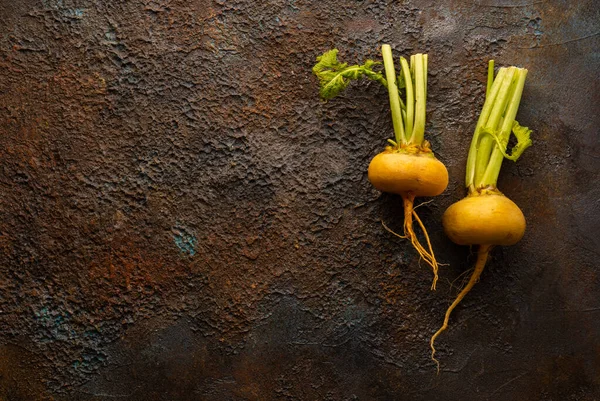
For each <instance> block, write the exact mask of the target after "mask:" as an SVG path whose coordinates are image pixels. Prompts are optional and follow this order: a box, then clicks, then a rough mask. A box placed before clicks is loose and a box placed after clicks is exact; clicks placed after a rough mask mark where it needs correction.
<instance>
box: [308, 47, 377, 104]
mask: <svg viewBox="0 0 600 401" xmlns="http://www.w3.org/2000/svg"><path fill="white" fill-rule="evenodd" d="M337 53H338V50H337V49H332V50H329V51H327V52H325V53H324V54H323V55H321V56H319V57H317V64H315V66H314V67H313V69H312V70H313V73H314V74H315V75H316V76H317V77H318V78H319V84H320V86H321V90H320V92H319V95H320V96H321V98H322V99H324V100H328V99H332V98H334V97H336V96H337V95H339V94H340V93H341V92H342V91H343V90H344V89H346V88H347V87H348V85H349V84H350V82H351V81H353V80H358V79H360V78H362V77H363V76H364V77H367V78H369V79H371V80H373V81H378V82H380V83H381V84H382V85H383V86H385V87H386V88H387V81H386V79H385V78H384V77H383V75H382V74H381V73H379V72H377V71H375V70H374V69H373V68H374V67H375V66H376V65H378V64H380V63H378V62H375V61H373V60H367V61H366V62H365V63H364V64H363V65H352V66H348V64H347V63H340V62H339V61H338V59H337Z"/></svg>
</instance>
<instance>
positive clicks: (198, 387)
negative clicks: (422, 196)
mask: <svg viewBox="0 0 600 401" xmlns="http://www.w3.org/2000/svg"><path fill="white" fill-rule="evenodd" d="M599 30H600V17H599V11H598V4H597V2H595V1H593V0H587V1H579V2H567V1H557V0H551V1H532V0H523V1H521V2H510V1H508V0H506V1H504V2H500V1H498V2H494V1H492V0H484V1H479V0H477V1H475V0H473V1H433V0H430V1H407V2H391V1H390V2H387V3H385V2H375V1H329V0H321V1H319V2H316V1H303V0H287V1H278V0H268V1H264V2H254V1H229V0H227V1H225V0H212V1H211V0H195V1H192V0H170V1H169V0H138V1H108V0H106V1H96V2H93V1H84V0H80V1H77V0H41V1H34V0H19V1H16V0H15V1H13V0H2V1H0V33H1V35H0V67H1V70H0V122H1V124H0V216H1V220H0V400H2V401H24V400H27V401H29V400H86V401H87V400H90V401H91V400H113V399H122V400H144V401H150V400H383V401H387V400H464V401H469V400H474V401H475V400H511V401H512V400H515V401H517V400H518V401H522V400H556V401H559V400H560V401H562V400H584V401H587V400H597V399H600V323H599V319H600V276H599V272H598V267H599V263H598V261H597V260H598V258H599V255H600V253H599V251H598V249H600V236H599V235H598V233H599V232H600V219H599V217H598V216H599V215H600V202H599V199H600V182H599V180H598V173H599V170H600V144H599V135H598V126H599V125H600V121H599V117H598V115H599V114H600V113H599V110H598V104H599V102H600V96H599V95H598V94H599V93H600V85H599V84H598V82H599V81H598V71H599V70H600V53H599V47H600V46H599V35H598V33H599ZM381 43H390V44H392V45H393V48H394V51H395V54H396V55H400V54H404V55H408V54H410V53H412V52H417V51H423V52H428V53H429V54H430V71H431V75H430V77H429V82H428V83H429V91H428V94H429V105H428V133H427V137H428V139H429V140H430V141H431V142H432V144H433V148H434V150H435V151H436V153H437V155H438V156H439V158H440V159H441V160H442V161H443V162H445V163H446V164H447V166H448V168H449V171H450V177H451V178H450V186H449V188H448V190H447V191H446V192H445V193H444V194H443V195H442V196H440V197H438V198H436V199H435V201H434V202H433V203H429V204H427V205H426V206H423V207H421V208H420V209H419V210H420V213H421V216H422V217H423V218H424V220H425V224H426V225H427V226H428V227H429V228H430V231H431V234H432V240H433V241H434V244H435V246H436V249H437V255H438V258H439V259H440V260H441V261H442V262H444V263H449V266H445V267H443V269H442V271H441V280H440V282H439V283H438V290H437V291H436V292H431V291H430V290H429V286H430V281H431V273H430V271H429V270H428V269H427V268H426V267H425V266H421V267H420V266H419V263H418V260H417V258H416V254H415V252H414V251H413V250H412V249H411V247H410V246H409V245H408V244H407V243H406V242H404V241H402V240H399V239H398V238H395V237H393V236H392V235H390V234H389V233H387V232H386V231H385V230H384V229H383V228H382V226H381V224H380V221H381V219H384V220H385V221H386V222H387V223H388V224H389V225H390V226H391V227H392V228H394V229H397V230H398V229H400V228H401V218H402V217H401V216H402V214H401V210H400V207H401V202H400V199H399V198H398V197H397V196H392V195H381V194H380V193H378V192H377V191H376V190H374V189H373V188H372V187H371V186H370V185H369V183H368V181H367V176H366V168H367V165H368V162H369V160H370V158H371V157H373V156H374V155H375V154H376V153H377V152H378V151H380V150H381V149H382V148H383V146H384V145H385V139H386V138H387V137H390V135H391V121H390V118H389V115H388V114H389V111H388V107H387V95H386V92H385V90H384V89H383V88H381V87H379V86H378V85H377V84H375V83H372V84H368V83H362V84H359V85H353V86H352V87H351V88H350V89H349V90H348V91H347V94H346V95H344V96H343V97H342V98H339V99H335V100H333V101H331V102H329V103H327V104H324V103H322V102H320V101H319V100H318V99H317V92H318V90H317V85H316V80H315V79H314V77H313V76H311V74H310V68H311V66H312V65H313V63H314V59H315V57H316V56H317V55H318V54H320V53H322V52H323V51H325V50H327V49H329V48H331V47H334V46H337V47H339V49H340V57H342V58H343V59H344V60H347V61H349V62H358V61H362V60H363V59H365V58H367V57H379V56H378V49H377V47H378V46H379V45H380V44H381ZM490 57H494V58H495V59H496V62H497V65H511V64H517V65H521V66H525V67H527V68H529V70H530V75H529V77H528V80H527V84H526V89H525V95H524V98H523V101H522V106H521V109H520V113H519V117H518V118H519V121H520V122H521V123H522V124H524V125H527V126H530V127H531V128H533V129H534V147H532V148H531V149H529V150H528V151H527V152H526V153H525V155H524V156H523V157H522V159H521V160H519V162H518V164H513V163H510V162H507V163H506V166H505V168H504V169H503V172H502V177H501V181H500V189H501V190H503V191H504V192H505V193H506V194H507V195H508V196H510V197H511V199H513V200H514V201H515V202H516V203H517V204H518V205H520V206H521V207H522V209H523V212H524V214H525V216H526V217H527V220H528V229H527V232H526V234H525V237H524V239H523V240H522V241H521V242H520V243H519V244H517V245H515V246H513V247H510V248H499V249H496V250H495V251H494V252H493V259H492V260H491V261H490V263H489V265H488V267H487V268H486V270H485V271H484V273H483V276H482V280H481V282H480V283H479V284H477V286H476V287H475V288H474V290H473V291H472V292H471V293H470V294H469V295H468V297H467V298H466V299H465V301H464V302H463V303H462V304H461V305H460V306H459V308H457V310H456V311H455V313H454V315H453V317H452V320H451V328H450V329H449V330H448V331H447V332H446V333H444V334H443V335H442V336H441V337H440V338H439V341H438V348H439V354H438V355H439V358H440V360H441V363H442V370H441V372H440V374H439V375H436V373H435V365H434V364H433V363H432V361H431V360H430V359H429V348H428V339H429V336H430V335H431V334H432V333H433V332H435V330H436V329H437V328H438V327H439V325H440V324H441V321H442V318H443V314H444V311H445V308H446V307H447V305H448V303H449V302H450V300H451V298H452V295H453V294H455V293H456V288H455V287H451V283H453V282H454V283H455V284H459V283H460V278H459V276H460V274H461V273H462V272H464V271H465V270H466V269H468V268H469V267H470V266H471V264H472V262H473V257H472V256H470V255H469V250H468V249H467V248H465V247H459V246H455V245H454V244H452V243H450V242H449V240H448V239H447V238H446V237H445V236H444V235H443V233H442V232H441V226H440V217H441V214H442V213H443V211H444V210H445V208H446V207H448V206H449V205H450V204H451V203H452V202H454V201H456V200H458V199H460V198H461V196H462V195H463V194H464V190H463V184H462V183H463V174H464V164H465V159H466V150H467V147H468V144H469V141H470V137H471V133H472V131H473V128H474V125H475V119H476V117H477V114H478V112H479V110H480V108H481V104H482V95H483V92H484V81H485V75H486V71H485V65H486V62H487V60H488V59H489V58H490Z"/></svg>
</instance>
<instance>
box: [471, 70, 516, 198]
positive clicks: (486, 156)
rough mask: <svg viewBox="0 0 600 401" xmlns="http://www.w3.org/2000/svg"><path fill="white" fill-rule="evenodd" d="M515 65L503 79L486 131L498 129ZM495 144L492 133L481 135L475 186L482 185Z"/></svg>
mask: <svg viewBox="0 0 600 401" xmlns="http://www.w3.org/2000/svg"><path fill="white" fill-rule="evenodd" d="M515 70H516V68H515V67H510V68H508V70H507V71H506V77H505V78H504V80H503V81H502V85H501V86H500V92H499V93H498V96H497V97H496V99H495V101H494V107H493V108H492V111H491V113H490V116H489V118H488V120H487V122H486V123H485V125H484V127H483V130H484V132H486V131H487V132H493V133H495V132H496V131H497V130H498V125H499V123H500V119H501V118H502V114H503V113H504V110H505V109H506V103H507V102H508V95H509V91H510V88H511V84H512V80H513V77H514V75H515ZM493 146H494V140H493V138H492V137H491V136H490V135H485V136H483V137H481V139H480V142H479V150H478V151H477V162H476V163H475V186H476V187H480V186H481V185H482V178H483V174H484V173H485V169H486V167H487V165H488V162H489V161H490V155H491V153H492V147H493Z"/></svg>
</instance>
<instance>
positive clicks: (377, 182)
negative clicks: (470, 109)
mask: <svg viewBox="0 0 600 401" xmlns="http://www.w3.org/2000/svg"><path fill="white" fill-rule="evenodd" d="M337 52H338V51H337V49H333V50H330V51H328V52H326V53H324V54H323V55H322V56H320V57H317V64H316V65H315V66H314V68H313V72H314V73H315V75H317V77H318V78H319V82H320V84H321V91H320V95H321V98H323V99H325V100H327V99H331V98H333V97H335V96H336V95H338V94H339V93H340V92H341V91H342V90H344V89H345V88H346V87H347V86H348V85H349V83H350V81H351V80H353V79H360V78H361V77H366V78H369V79H371V80H375V81H378V82H380V83H381V84H383V85H384V86H385V87H386V88H387V89H388V93H389V99H390V109H391V114H392V123H393V127H394V136H395V138H394V140H392V139H388V142H389V143H390V146H387V147H386V148H385V150H384V151H383V152H381V153H379V154H378V155H376V156H375V157H374V158H373V159H372V160H371V163H370V164H369V169H368V177H369V181H371V183H372V184H373V186H374V187H375V188H377V189H379V190H380V191H383V192H390V193H394V194H398V195H400V196H401V197H402V199H403V207H404V235H403V236H400V235H398V236H400V237H401V238H406V239H409V240H410V241H411V243H412V245H413V246H414V247H415V249H416V250H417V252H418V253H419V255H420V256H421V257H422V258H423V260H425V262H427V263H428V264H429V265H430V266H431V267H432V269H433V274H434V278H433V283H432V288H433V289H435V286H436V282H437V278H438V262H437V260H436V258H435V256H434V253H433V249H432V247H431V243H430V241H429V236H428V234H427V231H426V230H425V227H424V225H423V223H422V221H421V220H420V218H419V217H418V216H417V213H416V212H415V210H414V207H413V204H414V201H415V198H416V197H420V196H436V195H439V194H441V193H442V192H443V191H444V190H445V189H446V187H447V186H448V171H447V170H446V167H445V166H444V164H442V163H441V162H440V161H439V160H438V159H436V157H435V156H434V154H433V152H432V150H431V146H430V144H429V142H428V141H426V140H425V138H424V135H425V104H426V97H427V55H426V54H415V55H413V56H411V57H410V65H409V62H408V61H407V60H406V59H405V58H404V57H401V58H400V67H401V68H400V74H399V75H397V74H396V70H395V68H394V60H393V56H392V49H391V47H390V46H389V45H383V46H382V47H381V52H382V56H383V66H384V71H385V77H384V76H383V74H382V73H380V72H377V71H375V69H374V67H376V66H377V65H379V64H380V63H378V62H375V61H373V60H367V61H366V62H365V64H363V65H353V66H348V65H347V64H346V63H340V62H339V61H338V60H337ZM402 88H404V94H405V101H403V100H402V99H401V97H400V89H402ZM413 219H415V220H416V221H417V223H418V224H419V227H420V228H421V230H422V231H423V234H424V236H425V239H426V241H427V248H425V247H424V246H423V245H422V244H421V243H420V242H419V240H418V238H417V236H416V234H415V231H414V229H413ZM384 227H385V226H384ZM386 229H387V227H386ZM396 235H397V234H396Z"/></svg>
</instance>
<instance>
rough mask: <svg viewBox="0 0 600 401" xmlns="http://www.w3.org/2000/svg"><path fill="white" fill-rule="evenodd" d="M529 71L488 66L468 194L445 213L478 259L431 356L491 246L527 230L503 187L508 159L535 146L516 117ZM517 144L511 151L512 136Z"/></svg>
mask: <svg viewBox="0 0 600 401" xmlns="http://www.w3.org/2000/svg"><path fill="white" fill-rule="evenodd" d="M526 76H527V70H526V69H523V68H517V67H510V68H500V69H499V71H498V74H497V76H496V78H494V61H493V60H491V61H490V62H489V66H488V85H487V90H486V99H485V103H484V105H483V109H482V111H481V114H480V117H479V120H478V122H477V126H476V128H475V133H474V135H473V140H472V142H471V147H470V150H469V156H468V158H467V169H466V187H467V190H468V194H467V197H466V198H464V199H462V200H460V201H458V202H456V203H454V204H453V205H451V206H450V207H449V208H448V209H447V210H446V212H445V213H444V215H443V217H442V224H443V226H444V231H445V232H446V234H447V235H448V237H449V238H450V239H451V240H452V241H453V242H454V243H456V244H459V245H478V246H479V249H478V251H477V261H476V262H475V268H474V270H473V273H472V274H471V277H470V279H469V281H468V283H467V285H466V286H465V287H464V288H463V289H462V290H461V291H460V292H459V294H458V295H457V297H456V299H455V300H454V302H452V304H451V305H450V307H449V308H448V309H447V311H446V314H445V317H444V323H443V324H442V327H440V329H439V330H438V331H437V332H436V333H435V334H434V335H433V336H432V337H431V340H430V345H431V358H432V359H433V360H434V361H435V362H436V364H437V367H438V371H439V366H440V365H439V362H438V361H437V359H435V346H434V343H435V340H436V338H437V337H438V336H439V335H440V334H441V333H442V332H443V331H444V330H446V328H447V327H448V322H449V319H450V314H451V313H452V311H453V310H454V308H456V306H457V305H458V304H459V303H460V301H462V299H463V298H464V297H465V295H467V293H468V292H469V291H470V290H471V289H472V288H473V286H474V285H475V283H477V281H478V280H479V277H480V276H481V272H482V271H483V268H484V267H485V264H486V262H487V259H488V255H489V252H490V250H491V249H492V248H493V247H494V246H496V245H514V244H516V243H517V242H519V240H520V239H521V238H522V237H523V234H524V233H525V217H524V216H523V212H521V209H519V207H518V206H517V205H516V204H515V203H514V202H513V201H511V200H510V199H508V198H507V197H506V196H504V194H503V193H501V192H500V191H499V190H498V188H497V182H498V175H499V173H500V168H501V167H502V160H503V159H504V158H507V159H509V160H513V161H516V160H517V159H518V158H519V157H520V156H521V154H522V153H523V151H524V150H525V149H526V148H528V147H529V146H530V145H531V139H530V134H531V130H529V129H528V128H526V127H521V126H520V125H519V123H517V122H516V121H515V117H516V115H517V110H518V108H519V103H520V101H521V95H522V93H523V87H524V85H525V77H526ZM511 132H512V134H514V135H515V137H516V139H517V143H516V145H515V146H514V147H513V148H512V150H511V154H510V155H508V154H507V153H506V152H507V146H508V141H509V139H510V135H511Z"/></svg>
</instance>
